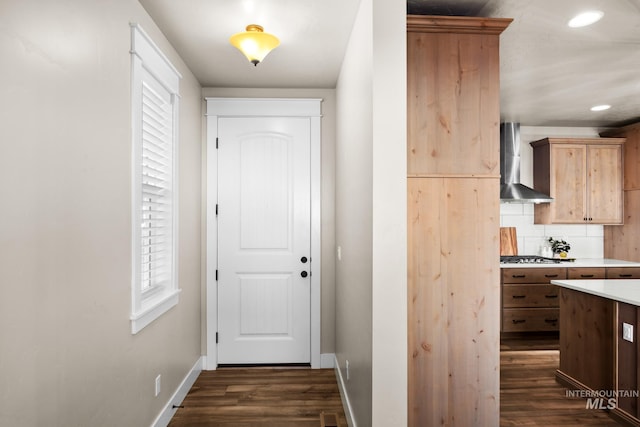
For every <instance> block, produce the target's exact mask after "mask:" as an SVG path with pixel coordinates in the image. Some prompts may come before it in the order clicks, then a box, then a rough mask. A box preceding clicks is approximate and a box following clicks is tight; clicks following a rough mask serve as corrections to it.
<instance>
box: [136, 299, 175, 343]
mask: <svg viewBox="0 0 640 427" xmlns="http://www.w3.org/2000/svg"><path fill="white" fill-rule="evenodd" d="M179 299H180V289H176V290H172V291H169V292H163V293H161V294H159V295H156V296H154V297H153V298H150V299H149V300H148V301H145V302H144V303H143V305H142V308H141V309H140V311H138V312H137V313H133V314H132V315H131V333H132V334H137V333H138V332H140V331H141V330H142V329H143V328H144V327H145V326H147V325H149V324H150V323H151V322H153V321H154V320H156V319H157V318H158V317H160V316H162V315H163V314H164V313H166V312H167V311H169V309H170V308H171V307H173V306H174V305H177V304H178V301H179Z"/></svg>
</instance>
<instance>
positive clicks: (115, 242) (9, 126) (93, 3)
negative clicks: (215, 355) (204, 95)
mask: <svg viewBox="0 0 640 427" xmlns="http://www.w3.org/2000/svg"><path fill="white" fill-rule="evenodd" d="M130 22H137V23H139V24H141V25H142V27H143V28H144V29H145V31H146V32H147V33H149V35H150V36H151V37H152V38H153V39H154V40H155V41H156V43H157V44H158V45H159V46H160V47H161V48H162V49H163V50H164V52H165V53H166V54H167V56H168V57H169V58H170V60H171V61H172V62H173V64H174V65H175V66H176V67H177V68H178V69H179V71H180V72H181V73H182V75H183V79H182V82H181V85H180V87H181V90H180V91H181V95H182V98H181V112H180V148H179V153H180V157H179V158H180V163H179V168H180V176H179V185H180V207H179V215H180V223H179V238H180V240H179V266H180V272H179V280H180V288H181V289H182V293H181V295H180V303H179V304H178V306H176V307H174V308H172V309H171V310H169V311H168V312H167V313H165V314H164V315H163V316H161V317H160V318H159V319H158V320H157V321H155V322H154V323H152V324H151V325H149V326H147V327H146V328H145V329H143V330H142V331H141V332H140V333H138V334H137V335H132V334H131V326H130V321H129V314H130V305H131V296H130V295H131V287H130V286H131V227H132V224H131V128H130V116H131V111H130V110H131V108H130V104H131V96H130V73H131V70H130V54H129V50H130V28H129V23H130ZM0 57H2V82H1V83H0V85H1V88H2V90H1V93H2V96H0V113H1V114H0V122H1V123H0V182H1V185H0V291H1V292H2V296H1V297H0V401H1V402H2V405H0V425H3V426H20V427H32V426H51V427H56V426H60V427H68V426H91V427H101V426H104V427H112V426H121V427H127V426H130V427H140V426H148V425H150V424H151V423H152V422H153V420H154V419H155V417H156V416H157V415H158V414H159V413H160V411H161V410H162V408H163V406H164V405H165V404H166V403H167V401H168V399H169V397H170V396H171V394H172V392H173V391H174V390H175V389H176V387H177V386H178V384H179V383H180V381H181V380H182V379H183V378H184V376H185V375H186V374H187V373H188V372H189V370H190V368H191V367H192V366H193V365H194V364H195V363H196V361H197V360H198V359H199V358H200V354H201V352H200V350H201V349H200V289H201V283H200V208H201V198H200V188H201V184H200V174H201V168H200V151H201V122H202V120H201V117H202V116H201V106H200V96H201V95H200V86H199V84H198V83H197V81H196V80H195V78H194V77H193V76H192V74H191V73H190V72H189V70H188V69H187V68H186V66H185V65H184V64H183V63H182V61H181V60H180V58H179V57H178V55H177V54H176V52H174V51H173V49H172V48H171V46H170V44H169V43H168V42H167V41H166V40H165V39H164V37H163V36H162V34H161V33H160V31H159V30H158V29H157V28H156V26H155V25H154V24H153V22H152V21H151V19H150V18H149V17H148V15H147V14H146V12H144V10H143V9H142V7H141V6H140V5H139V3H138V2H137V1H135V0H113V1H102V0H67V1H56V2H50V1H41V0H19V1H18V0H16V1H3V2H2V5H1V6H0ZM158 374H160V375H162V392H161V394H160V396H158V397H154V379H155V377H156V376H157V375H158Z"/></svg>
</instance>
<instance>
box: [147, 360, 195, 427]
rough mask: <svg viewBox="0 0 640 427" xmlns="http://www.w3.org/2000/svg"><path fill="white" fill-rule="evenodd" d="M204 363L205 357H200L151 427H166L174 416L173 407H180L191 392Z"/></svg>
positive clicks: (174, 410)
mask: <svg viewBox="0 0 640 427" xmlns="http://www.w3.org/2000/svg"><path fill="white" fill-rule="evenodd" d="M204 363H205V357H204V356H202V357H200V358H199V359H198V360H197V361H196V364H195V365H193V368H191V370H190V371H189V373H188V374H187V376H186V377H184V379H183V380H182V382H181V383H180V385H179V386H178V388H177V389H176V391H175V392H174V393H173V395H172V396H171V398H170V399H169V401H168V402H167V404H166V405H165V406H164V408H163V409H162V412H160V414H159V415H158V417H157V418H156V420H155V421H154V422H153V424H151V427H167V425H169V422H170V421H171V418H173V414H175V412H176V410H177V409H175V408H174V407H173V405H180V404H181V403H182V401H183V400H184V398H185V397H186V396H187V393H189V390H191V387H192V386H193V383H195V382H196V379H197V378H198V375H200V372H202V367H203V366H204Z"/></svg>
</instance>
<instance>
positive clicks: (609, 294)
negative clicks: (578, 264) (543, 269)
mask: <svg viewBox="0 0 640 427" xmlns="http://www.w3.org/2000/svg"><path fill="white" fill-rule="evenodd" d="M551 284H552V285H556V286H561V287H563V288H567V289H573V290H574V291H580V292H584V293H587V294H591V295H596V296H599V297H603V298H607V299H610V300H614V301H618V302H624V303H627V304H631V305H635V306H638V307H640V279H610V280H607V279H589V280H552V281H551Z"/></svg>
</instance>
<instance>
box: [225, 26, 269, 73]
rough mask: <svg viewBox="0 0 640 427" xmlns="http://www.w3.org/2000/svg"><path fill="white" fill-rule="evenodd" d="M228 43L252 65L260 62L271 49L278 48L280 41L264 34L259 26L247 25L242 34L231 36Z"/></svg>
mask: <svg viewBox="0 0 640 427" xmlns="http://www.w3.org/2000/svg"><path fill="white" fill-rule="evenodd" d="M229 42H230V43H231V44H232V45H234V46H235V47H236V48H238V50H239V51H240V52H242V53H243V54H244V56H246V57H247V59H248V60H249V61H251V63H252V64H253V65H258V63H260V61H262V60H263V59H264V57H265V56H267V54H268V53H269V52H271V51H272V50H273V49H275V48H276V47H278V45H279V44H280V40H278V38H277V37H276V36H274V35H272V34H269V33H265V32H264V29H263V28H262V27H261V26H260V25H255V24H251V25H247V30H246V31H245V32H244V33H238V34H234V35H232V36H231V38H230V39H229Z"/></svg>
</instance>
